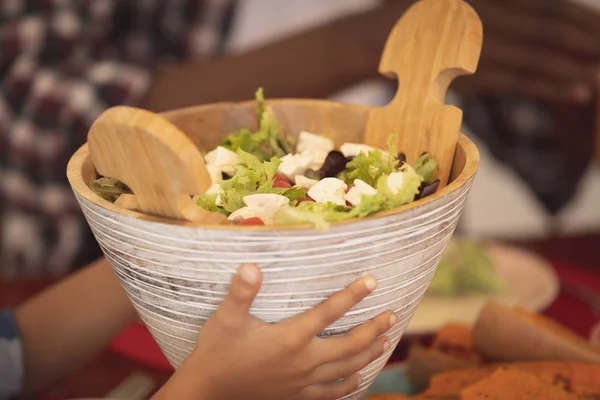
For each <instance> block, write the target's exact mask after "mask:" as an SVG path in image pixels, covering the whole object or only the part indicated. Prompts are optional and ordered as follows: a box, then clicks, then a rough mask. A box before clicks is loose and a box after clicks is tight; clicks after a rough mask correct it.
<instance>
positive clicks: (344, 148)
mask: <svg viewBox="0 0 600 400" xmlns="http://www.w3.org/2000/svg"><path fill="white" fill-rule="evenodd" d="M373 150H378V149H376V148H375V147H372V146H369V145H366V144H362V143H344V144H343V145H341V146H340V151H341V152H342V154H343V155H344V157H356V156H357V155H358V154H359V153H365V154H369V152H371V151H373ZM379 151H380V152H381V153H382V156H383V159H384V160H387V159H388V157H389V154H388V152H387V151H383V150H379Z"/></svg>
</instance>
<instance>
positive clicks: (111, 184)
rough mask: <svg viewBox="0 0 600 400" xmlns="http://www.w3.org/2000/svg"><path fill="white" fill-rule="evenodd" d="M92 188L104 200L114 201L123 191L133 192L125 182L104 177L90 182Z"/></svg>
mask: <svg viewBox="0 0 600 400" xmlns="http://www.w3.org/2000/svg"><path fill="white" fill-rule="evenodd" d="M90 189H92V191H93V192H94V193H96V194H97V195H98V196H100V197H102V198H103V199H104V200H108V201H110V202H111V203H114V202H115V201H116V200H117V198H118V197H119V196H120V195H121V194H123V193H131V190H130V189H129V188H128V187H127V185H125V184H124V183H123V182H121V181H119V180H117V179H114V178H107V177H102V178H99V179H96V180H93V181H91V182H90Z"/></svg>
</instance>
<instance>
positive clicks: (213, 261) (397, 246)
mask: <svg viewBox="0 0 600 400" xmlns="http://www.w3.org/2000/svg"><path fill="white" fill-rule="evenodd" d="M268 104H269V105H270V106H271V107H272V108H273V110H274V112H275V114H276V115H277V117H278V119H279V121H280V122H281V123H282V125H283V126H284V128H285V129H286V130H287V131H289V132H290V134H292V133H294V132H298V131H299V130H301V129H306V130H311V131H313V132H319V133H321V134H322V135H324V136H327V137H329V138H331V139H333V140H334V141H335V142H336V143H337V144H340V143H343V142H344V141H349V140H355V141H359V140H360V138H361V135H362V127H363V126H364V124H365V123H366V119H367V115H368V111H369V107H364V106H358V105H350V104H340V103H334V102H329V101H319V100H273V101H270V102H268ZM164 116H165V117H166V118H167V119H168V120H169V121H171V122H172V123H173V124H175V125H176V126H178V127H179V128H180V129H181V130H182V131H183V132H186V133H187V134H188V135H189V137H190V138H191V139H192V140H193V141H194V143H195V144H196V145H197V146H198V147H199V148H201V149H202V148H211V147H213V146H216V145H217V144H218V142H219V141H220V140H221V139H222V138H223V137H224V136H225V135H226V134H227V133H228V132H230V131H232V130H235V129H237V128H240V127H248V126H253V125H254V124H256V121H255V118H254V103H253V102H252V103H242V104H230V103H224V104H214V105H207V106H199V107H193V108H188V109H182V110H176V111H173V112H169V113H166V114H164ZM478 164H479V153H478V151H477V148H476V147H475V145H474V144H473V143H472V142H471V141H470V140H469V139H468V138H467V137H466V136H464V135H461V136H460V137H459V141H458V144H457V147H456V152H455V157H454V161H453V166H452V171H451V174H450V181H449V184H448V185H447V186H445V187H443V188H442V189H440V190H439V191H438V192H436V193H434V194H433V195H431V196H428V197H426V198H424V199H421V200H419V201H416V202H414V203H410V204H407V205H405V206H402V207H399V208H397V209H393V210H388V211H384V212H382V213H379V214H377V215H375V216H373V217H368V218H362V219H356V220H349V221H345V222H343V223H336V224H333V225H332V226H331V227H330V228H329V229H327V230H317V229H315V228H314V227H312V226H304V225H300V226H276V227H273V226H271V227H269V226H243V227H241V226H233V225H202V224H196V223H191V222H184V221H175V220H171V219H165V218H160V217H155V216H150V215H146V214H141V213H138V212H136V211H132V210H128V209H124V208H121V207H119V206H117V205H115V204H113V203H111V202H109V201H107V200H104V199H103V198H101V197H100V196H98V195H97V194H96V193H95V192H93V191H92V190H91V189H90V187H89V186H88V184H89V182H90V181H92V180H94V179H96V172H95V170H94V166H93V164H92V162H91V158H90V156H89V151H88V147H87V145H84V146H83V147H81V148H80V149H79V150H78V151H77V152H76V153H75V154H74V155H73V157H72V158H71V160H70V162H69V165H68V171H67V174H68V178H69V181H70V183H71V185H72V187H73V190H74V192H75V195H76V197H77V199H78V201H79V204H80V206H81V208H82V210H83V213H84V215H85V217H86V219H87V221H88V223H89V225H90V227H91V229H92V231H93V232H94V235H95V237H96V239H97V241H98V243H99V244H100V246H101V247H102V249H103V251H104V254H105V255H106V257H107V258H108V260H109V261H110V263H111V265H112V267H113V269H114V272H115V273H116V274H117V276H118V277H119V279H120V281H121V283H122V285H123V288H124V289H125V290H126V292H127V294H128V296H129V298H130V300H131V301H132V303H133V304H134V306H135V307H136V309H137V310H138V312H139V315H140V316H141V318H142V319H143V320H144V322H145V323H146V325H147V326H148V328H149V330H150V332H151V333H152V335H153V336H154V338H155V339H156V341H157V342H158V344H159V345H160V347H161V348H162V350H163V352H164V353H165V355H166V356H167V358H168V359H169V361H170V362H171V363H172V364H173V366H174V367H177V366H178V365H179V364H180V363H181V362H182V361H183V360H184V359H185V357H186V356H187V355H188V354H189V353H190V352H191V351H192V349H193V347H194V344H195V340H196V336H197V333H198V330H199V328H200V327H201V326H202V324H203V323H204V321H206V320H207V319H208V318H209V317H210V315H211V314H212V313H213V312H214V311H215V310H216V308H217V306H218V304H219V303H220V302H221V301H222V300H223V299H224V297H225V295H226V293H227V289H228V285H229V282H230V280H231V277H232V276H233V273H234V272H235V270H236V269H237V268H238V267H239V265H240V264H241V263H243V262H253V263H257V264H258V265H259V266H260V268H261V270H262V271H263V276H264V279H263V282H264V283H263V286H262V288H261V291H260V293H259V295H258V297H257V299H256V301H255V302H254V304H253V307H252V313H253V314H254V315H255V316H256V317H258V318H261V319H263V320H265V321H269V322H274V321H279V320H281V319H284V318H287V317H290V316H293V315H296V314H298V313H300V312H302V311H305V310H307V309H309V308H310V307H312V306H314V305H316V304H318V303H319V302H321V301H323V300H324V299H325V298H326V297H328V296H330V295H331V294H333V293H335V292H336V291H338V290H340V289H342V288H343V287H345V286H347V285H348V284H349V283H351V282H352V281H354V280H355V279H357V278H359V277H360V276H362V275H364V274H373V275H374V276H375V277H376V278H377V279H378V281H379V286H378V288H377V289H376V290H375V292H374V293H373V294H372V295H371V296H369V297H368V298H366V299H365V300H364V301H363V302H361V303H360V304H358V306H357V307H355V308H354V309H353V310H351V311H350V312H349V313H348V314H346V315H345V316H344V317H343V318H342V319H341V320H339V321H338V322H336V323H335V324H334V325H332V326H331V327H329V328H328V329H327V330H326V331H325V332H324V334H325V335H331V334H339V333H343V332H346V331H348V330H349V329H351V328H353V327H355V326H357V325H359V324H361V323H364V322H366V321H367V320H369V319H370V318H372V317H374V316H376V315H377V314H379V313H381V312H384V311H386V310H393V311H395V312H396V313H397V315H398V317H399V320H400V322H399V323H398V324H397V325H396V326H395V327H394V328H392V330H391V331H390V332H389V333H388V334H389V336H390V339H391V342H392V346H391V348H390V349H389V350H388V351H387V352H386V353H385V354H384V355H383V356H382V357H381V358H380V359H378V360H377V361H375V362H373V363H372V364H371V365H370V366H368V367H367V368H366V370H365V371H363V374H364V381H363V384H362V385H361V388H360V390H359V392H357V393H356V395H355V397H356V398H359V395H361V394H363V393H364V392H366V390H367V389H368V387H369V386H370V384H371V383H372V382H373V380H374V379H375V377H376V376H377V374H378V373H379V372H380V371H381V369H382V368H383V366H384V365H385V363H386V361H387V359H388V358H389V356H390V354H391V352H392V351H393V349H394V348H395V346H396V345H397V344H398V342H399V341H400V337H401V336H402V333H403V332H404V330H405V329H406V327H407V325H408V323H409V322H410V319H411V317H412V315H413V313H414V311H415V310H416V308H417V306H418V304H419V302H420V300H421V298H422V296H423V294H424V292H425V289H426V288H427V285H428V284H429V282H430V280H431V278H432V276H433V273H434V271H435V268H436V266H437V264H438V262H439V260H440V257H441V255H442V252H443V251H444V249H445V247H446V245H447V243H448V240H449V239H450V238H451V236H452V233H453V231H454V229H455V227H456V223H457V221H458V218H459V217H460V214H461V211H462V209H463V206H464V204H465V201H466V200H467V195H468V193H469V190H470V188H471V184H472V182H473V179H474V177H475V173H476V170H477V167H478ZM348 398H354V397H348Z"/></svg>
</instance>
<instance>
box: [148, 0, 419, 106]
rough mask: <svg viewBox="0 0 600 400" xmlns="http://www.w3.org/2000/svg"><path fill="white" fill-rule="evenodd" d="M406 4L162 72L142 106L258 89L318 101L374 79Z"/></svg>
mask: <svg viewBox="0 0 600 400" xmlns="http://www.w3.org/2000/svg"><path fill="white" fill-rule="evenodd" d="M411 2H412V0H396V2H395V3H394V4H393V6H386V7H382V8H380V9H376V10H373V11H369V12H365V13H362V14H357V15H351V16H348V17H345V18H343V19H340V20H338V21H335V22H333V23H330V24H327V25H325V26H322V27H319V28H316V29H313V30H311V31H308V32H304V33H301V34H298V35H296V36H294V37H290V38H288V39H284V40H282V41H279V42H277V43H273V44H270V45H268V46H266V47H263V48H260V49H257V50H255V51H251V52H248V53H245V54H241V55H236V56H229V57H225V58H223V59H220V60H211V61H206V62H198V63H190V64H186V65H182V66H172V67H167V68H165V69H164V70H163V71H162V72H161V73H159V74H158V76H157V78H156V80H155V82H154V85H153V87H152V88H151V90H150V92H149V94H148V96H147V99H146V103H145V106H146V107H147V108H149V109H151V110H153V111H157V112H160V111H166V110H168V109H174V108H180V107H185V106H190V105H195V104H203V103H209V102H217V101H240V100H246V99H249V98H251V97H252V95H253V93H254V91H255V90H256V88H257V87H263V88H264V89H265V92H266V94H267V95H268V96H269V97H270V98H274V97H297V98H322V97H326V96H329V95H331V94H333V93H335V92H336V91H338V90H340V89H343V88H346V87H348V86H350V85H352V84H354V83H358V82H360V81H363V80H365V79H368V78H372V77H376V76H378V73H377V65H378V63H379V58H380V56H381V52H382V49H383V45H384V43H385V39H386V37H387V35H388V33H389V32H390V30H391V28H392V26H393V24H394V22H395V21H396V20H397V19H398V18H399V16H400V14H401V12H402V11H403V10H404V9H405V8H407V7H408V5H410V4H411Z"/></svg>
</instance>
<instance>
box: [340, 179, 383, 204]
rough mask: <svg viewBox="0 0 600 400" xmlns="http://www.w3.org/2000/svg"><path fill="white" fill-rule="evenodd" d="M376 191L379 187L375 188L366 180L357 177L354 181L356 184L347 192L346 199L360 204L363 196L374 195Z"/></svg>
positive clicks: (351, 202)
mask: <svg viewBox="0 0 600 400" xmlns="http://www.w3.org/2000/svg"><path fill="white" fill-rule="evenodd" d="M376 193H377V189H375V188H374V187H373V186H371V185H369V184H368V183H366V182H365V181H361V180H360V179H356V180H355V181H354V186H352V188H350V190H348V193H346V200H347V201H348V202H349V203H350V204H352V205H353V206H355V205H357V204H360V202H361V200H362V196H373V195H374V194H376Z"/></svg>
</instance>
